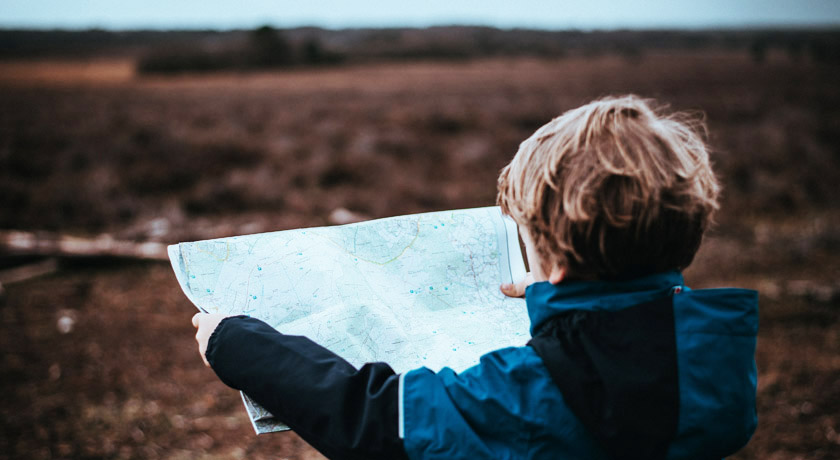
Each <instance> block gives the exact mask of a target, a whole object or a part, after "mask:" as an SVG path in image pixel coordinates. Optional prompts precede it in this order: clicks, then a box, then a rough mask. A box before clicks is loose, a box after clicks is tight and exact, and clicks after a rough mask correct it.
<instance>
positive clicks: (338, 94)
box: [0, 51, 840, 459]
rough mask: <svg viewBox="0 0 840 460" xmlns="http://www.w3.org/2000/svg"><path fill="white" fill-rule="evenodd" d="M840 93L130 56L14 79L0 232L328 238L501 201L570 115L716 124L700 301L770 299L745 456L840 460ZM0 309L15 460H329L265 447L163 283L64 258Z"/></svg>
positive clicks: (825, 76)
mask: <svg viewBox="0 0 840 460" xmlns="http://www.w3.org/2000/svg"><path fill="white" fill-rule="evenodd" d="M838 82H840V66H838V65H832V64H820V63H814V62H811V61H808V60H803V61H801V62H797V61H796V60H793V59H791V58H789V57H788V56H786V55H775V54H770V55H768V56H767V57H766V59H765V60H764V61H763V62H756V61H755V60H753V59H751V58H750V56H749V55H748V54H747V53H739V52H690V53H689V52H676V51H672V52H669V53H666V52H660V53H646V54H642V55H638V56H635V55H634V56H629V57H628V56H623V57H622V56H617V55H609V54H605V55H599V56H594V57H584V56H576V57H566V58H562V59H537V58H492V59H480V60H471V61H464V62H434V61H427V62H406V63H401V64H394V63H379V64H370V65H355V66H348V67H343V68H332V69H315V70H306V69H301V70H293V71H286V72H282V73H280V72H277V73H272V72H265V73H255V74H237V73H228V74H214V75H210V76H198V75H181V76H176V77H138V76H135V74H134V72H133V66H132V64H131V61H130V60H125V59H122V58H121V59H112V60H90V61H57V60H51V61H28V62H27V61H8V60H7V61H0V229H22V230H33V231H34V230H49V231H60V232H62V233H69V234H74V235H97V234H99V233H103V232H107V233H109V234H111V235H114V236H115V237H118V238H122V239H136V240H157V241H163V242H176V241H182V240H190V239H198V238H209V237H216V236H225V235H233V234H238V233H251V232H259V231H268V230H275V229H285V228H294V227H300V226H312V225H324V224H327V223H328V216H329V215H330V213H331V212H332V211H333V210H335V209H337V208H347V209H349V210H352V211H354V212H358V213H361V214H364V215H366V216H370V217H383V216H389V215H397V214H407V213H413V212H421V211H430V210H440V209H447V208H462V207H472V206H484V205H490V204H492V203H493V202H494V197H495V180H496V176H497V174H498V171H499V170H500V169H501V167H502V166H503V165H504V164H505V163H506V162H507V161H509V159H510V158H511V157H512V155H513V154H514V153H515V151H516V148H517V145H518V143H519V142H520V141H521V140H523V139H525V138H526V137H527V136H528V135H530V134H531V132H533V130H535V129H536V128H538V127H539V126H540V125H542V124H543V123H545V122H547V121H548V120H550V119H551V118H552V117H554V116H556V115H558V114H560V113H561V112H563V111H564V110H567V109H569V108H573V107H576V106H578V105H580V104H582V103H585V102H588V101H589V100H591V99H593V98H597V97H600V96H604V95H608V94H623V93H635V94H639V95H642V96H646V97H653V98H656V99H657V100H659V101H662V102H665V103H668V104H670V105H671V107H673V108H675V109H680V110H693V111H702V112H704V113H705V114H706V120H707V123H708V126H709V133H710V134H709V140H710V143H711V145H712V146H713V147H714V149H715V155H714V161H715V164H716V166H717V171H718V173H719V175H720V177H721V179H722V181H723V183H724V185H725V195H724V199H723V210H722V212H721V214H720V216H719V219H718V220H719V224H718V226H717V227H716V228H715V229H714V231H713V232H712V234H711V236H710V237H709V238H708V240H707V241H706V243H705V246H704V248H703V249H702V250H701V253H700V255H699V256H698V258H697V260H696V262H695V264H694V265H693V266H692V267H691V268H690V269H689V270H688V272H687V273H686V279H687V281H688V283H689V284H690V285H692V286H695V287H708V286H720V285H737V286H743V287H750V288H755V289H759V290H760V292H761V294H762V296H761V329H760V334H759V345H758V352H757V359H758V365H759V399H758V410H759V428H758V431H757V433H756V435H755V436H754V438H753V440H752V441H751V442H750V444H749V445H748V446H747V447H746V448H744V449H743V450H742V451H741V452H740V453H739V454H738V455H736V456H735V458H740V459H768V458H779V459H787V458H803V459H830V458H838V457H840V281H838V279H840V257H838V254H840V205H838V201H837V190H838V184H840V84H838ZM0 256H2V254H0ZM0 262H2V265H9V264H12V263H17V262H18V260H13V259H11V258H9V257H0ZM5 289H6V291H7V295H6V300H5V303H4V304H0V375H2V376H3V377H2V379H0V458H172V459H175V458H207V459H211V458H277V457H280V458H290V459H309V458H321V457H320V456H319V455H318V454H317V453H316V452H314V451H313V450H312V449H311V448H309V447H308V446H307V445H306V444H305V443H304V442H303V441H301V440H300V439H299V438H297V437H296V435H294V434H293V433H286V434H274V435H266V436H261V437H256V436H254V435H253V431H252V429H251V426H250V424H249V422H248V420H247V418H246V417H245V411H244V410H243V408H242V406H241V401H240V399H239V396H238V394H237V393H236V392H234V391H233V390H231V389H229V388H227V387H225V386H224V385H223V384H221V383H220V382H219V381H218V380H217V379H216V378H215V375H214V374H213V372H212V371H211V370H209V369H206V368H205V367H204V366H203V365H202V363H201V360H200V358H199V357H198V354H197V353H196V350H195V342H194V339H193V334H194V330H193V328H192V326H191V325H190V321H189V320H190V317H191V316H192V314H193V312H194V310H193V307H192V305H191V304H190V303H189V301H188V300H187V299H186V298H185V297H184V296H183V294H182V293H181V292H180V290H179V288H178V286H177V284H176V282H175V279H174V276H173V275H172V273H171V271H170V269H169V268H168V267H167V266H166V265H164V264H155V263H126V262H119V261H104V262H100V261H90V260H82V261H69V262H64V263H63V264H62V266H61V270H60V271H58V272H57V273H55V274H53V275H50V276H47V277H42V278H38V279H33V280H29V281H25V282H20V283H14V284H8V285H5ZM65 317H66V318H70V319H71V320H72V325H73V327H72V328H71V330H70V331H66V328H65V329H64V331H65V332H66V333H62V332H61V328H60V327H58V326H61V327H65V326H66V323H67V321H66V320H63V321H64V322H63V323H61V324H59V323H58V322H59V320H60V319H61V318H65ZM62 324H63V326H62Z"/></svg>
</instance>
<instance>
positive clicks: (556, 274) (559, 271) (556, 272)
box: [548, 265, 566, 284]
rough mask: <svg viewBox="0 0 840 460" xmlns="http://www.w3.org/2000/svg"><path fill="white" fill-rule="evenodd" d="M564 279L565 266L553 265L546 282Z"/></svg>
mask: <svg viewBox="0 0 840 460" xmlns="http://www.w3.org/2000/svg"><path fill="white" fill-rule="evenodd" d="M564 279H566V267H561V266H557V265H555V266H554V268H552V269H551V273H549V274H548V282H549V283H551V284H560V282H561V281H563V280H564Z"/></svg>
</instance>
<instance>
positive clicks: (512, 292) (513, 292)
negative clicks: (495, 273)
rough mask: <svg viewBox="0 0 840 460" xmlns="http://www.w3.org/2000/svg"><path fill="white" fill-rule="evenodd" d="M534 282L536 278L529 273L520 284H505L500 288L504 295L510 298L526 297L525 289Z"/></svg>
mask: <svg viewBox="0 0 840 460" xmlns="http://www.w3.org/2000/svg"><path fill="white" fill-rule="evenodd" d="M533 282H534V277H533V276H532V275H531V274H530V273H528V274H527V275H526V276H525V278H523V279H522V280H521V281H519V282H518V283H512V284H511V283H504V284H502V285H501V286H500V288H501V290H502V294H504V295H506V296H508V297H525V288H527V287H528V286H530V285H531V284H532V283H533Z"/></svg>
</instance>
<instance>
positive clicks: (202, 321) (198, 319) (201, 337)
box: [192, 313, 227, 367]
mask: <svg viewBox="0 0 840 460" xmlns="http://www.w3.org/2000/svg"><path fill="white" fill-rule="evenodd" d="M225 318H227V315H221V314H218V313H196V314H195V316H193V318H192V324H193V326H194V327H195V328H196V329H198V332H196V333H195V341H196V342H198V353H199V354H200V355H201V359H202V360H204V365H205V366H207V367H210V363H209V362H207V357H206V356H204V353H206V352H207V341H208V340H210V336H211V335H212V334H213V331H215V330H216V326H218V325H219V323H221V322H222V320H223V319H225Z"/></svg>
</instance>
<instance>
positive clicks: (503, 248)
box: [169, 207, 529, 433]
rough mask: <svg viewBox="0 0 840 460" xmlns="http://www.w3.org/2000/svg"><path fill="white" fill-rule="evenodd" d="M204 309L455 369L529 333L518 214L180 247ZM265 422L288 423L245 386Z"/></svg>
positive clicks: (172, 251) (356, 358) (455, 214)
mask: <svg viewBox="0 0 840 460" xmlns="http://www.w3.org/2000/svg"><path fill="white" fill-rule="evenodd" d="M169 257H170V260H171V262H172V267H173V268H174V270H175V275H176V277H177V278H178V282H179V283H180V285H181V288H182V289H183V290H184V293H185V294H186V295H187V297H188V298H189V299H190V300H191V301H192V302H193V303H194V304H195V305H196V307H198V308H199V309H200V310H201V311H205V312H210V313H223V314H230V315H238V314H246V315H250V316H252V317H255V318H259V319H261V320H263V321H265V322H266V323H268V324H270V325H271V326H273V327H274V328H276V329H277V330H278V331H280V332H282V333H284V334H293V335H304V336H307V337H309V338H310V339H312V340H314V341H315V342H317V343H319V344H320V345H323V346H324V347H326V348H328V349H329V350H331V351H333V352H334V353H336V354H338V355H339V356H341V357H343V358H344V359H346V360H347V361H348V362H350V363H351V364H353V365H354V366H356V367H360V366H361V365H363V364H364V363H366V362H373V361H384V362H387V363H388V364H390V365H391V366H392V367H393V368H394V370H395V371H396V372H398V373H399V372H405V371H409V370H411V369H414V368H417V367H421V366H425V367H428V368H430V369H432V370H435V371H437V370H439V369H440V368H442V367H443V366H448V367H451V368H452V369H454V370H456V371H460V370H464V369H466V368H468V367H470V366H472V365H475V364H477V363H478V360H479V357H480V356H481V355H483V354H485V353H487V352H489V351H492V350H496V349H498V348H502V347H507V346H522V345H524V344H525V343H526V342H527V340H528V338H529V335H528V324H529V323H528V314H527V310H526V307H525V301H524V300H522V299H513V298H508V297H505V296H504V295H503V294H502V293H501V292H500V291H499V285H500V284H501V283H504V282H507V283H509V282H514V281H518V280H520V279H522V278H523V277H524V276H525V266H524V263H523V259H522V253H521V252H520V249H519V240H518V238H517V229H516V224H515V223H514V222H513V221H512V220H510V219H509V218H507V217H504V216H503V215H502V214H501V212H500V210H499V208H498V207H488V208H476V209H463V210H455V211H442V212H432V213H425V214H414V215H407V216H399V217H389V218H385V219H378V220H372V221H368V222H361V223H356V224H349V225H341V226H333V227H317V228H305V229H297V230H286V231H280V232H272V233H261V234H256V235H246V236H236V237H230V238H219V239H214V240H206V241H196V242H192V243H180V244H176V245H172V246H169ZM243 400H244V401H245V406H246V409H247V411H248V415H249V416H250V418H251V420H252V422H253V424H254V429H255V430H256V431H257V433H265V432H270V431H280V430H283V429H288V428H287V427H286V426H285V425H283V424H282V423H281V422H282V421H281V420H277V419H275V418H274V417H273V416H272V415H271V414H270V413H268V412H267V411H266V410H265V409H263V408H261V407H260V406H259V405H258V404H256V403H255V402H253V401H251V400H250V399H249V398H248V397H247V395H244V394H243Z"/></svg>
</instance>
